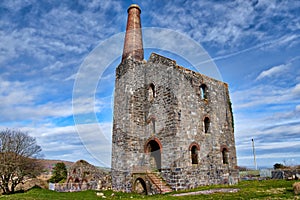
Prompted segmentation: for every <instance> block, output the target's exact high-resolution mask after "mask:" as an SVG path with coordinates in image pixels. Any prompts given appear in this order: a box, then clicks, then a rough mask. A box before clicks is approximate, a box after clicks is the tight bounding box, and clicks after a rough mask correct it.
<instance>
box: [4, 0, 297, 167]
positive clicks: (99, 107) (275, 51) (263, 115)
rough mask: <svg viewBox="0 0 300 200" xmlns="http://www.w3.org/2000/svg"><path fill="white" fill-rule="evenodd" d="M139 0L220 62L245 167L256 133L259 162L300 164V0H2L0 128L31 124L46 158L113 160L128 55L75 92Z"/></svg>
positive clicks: (156, 20)
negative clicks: (118, 75) (119, 86)
mask: <svg viewBox="0 0 300 200" xmlns="http://www.w3.org/2000/svg"><path fill="white" fill-rule="evenodd" d="M132 3H138V4H139V5H140V7H141V9H142V14H141V17H142V18H141V20H142V26H143V27H156V28H167V29H171V30H173V31H176V32H178V33H180V34H183V35H185V37H188V38H191V39H192V40H193V41H195V42H196V43H198V44H199V45H202V47H203V48H204V49H205V50H206V52H207V53H208V54H209V55H210V57H211V58H212V60H213V61H214V62H215V64H216V65H217V67H218V70H219V71H220V74H221V76H222V79H223V81H225V82H227V83H228V84H229V88H230V95H231V100H232V103H233V110H234V119H235V138H236V147H237V157H238V164H239V165H240V166H249V167H253V155H252V147H251V139H252V138H254V140H255V146H256V153H257V163H258V166H259V167H260V166H261V167H262V166H268V167H271V166H273V164H275V163H277V162H279V163H284V164H288V165H295V164H300V148H299V146H300V117H299V116H300V100H299V99H300V98H299V97H300V67H299V66H300V53H299V52H300V40H299V36H300V16H299V13H300V1H294V0H290V1H273V0H262V1H260V0H257V1H254V0H253V1H250V0H249V1H242V0H241V1H183V0H175V1H161V0H153V1H138V2H136V1H121V0H120V1H100V0H94V1H92V0H91V1H75V0H61V1H56V0H54V1H44V0H19V1H17V0H16V1H14V0H11V1H1V2H0V27H1V28H0V39H1V42H0V102H1V104H0V110H1V116H0V128H1V129H6V128H17V129H21V130H24V131H28V133H29V134H30V135H32V136H34V137H36V138H37V141H38V144H39V145H41V147H42V149H43V153H44V155H45V158H47V159H63V160H70V161H76V160H79V159H85V160H87V161H89V162H91V163H93V164H96V165H106V166H107V164H108V163H109V158H108V157H109V144H110V141H111V139H110V137H111V121H112V101H113V99H112V98H113V84H114V69H115V66H116V65H117V64H118V63H119V62H120V57H118V58H114V59H113V60H111V65H109V66H107V67H106V68H105V70H104V69H103V73H102V74H100V75H101V77H100V78H99V80H97V81H98V82H97V85H96V88H95V90H93V91H89V92H88V91H85V92H86V93H87V96H86V97H85V98H82V99H81V98H79V99H75V100H74V98H73V97H74V96H73V95H74V93H73V91H75V90H74V87H75V86H76V81H78V80H79V79H80V76H79V75H78V72H80V70H82V66H83V63H85V62H88V59H87V58H88V55H90V54H91V52H93V50H94V49H97V47H99V45H100V47H101V45H103V44H104V43H105V42H107V41H110V39H111V38H114V37H115V36H116V35H117V36H118V34H120V35H121V36H122V34H123V33H124V30H125V26H126V20H127V8H128V7H129V5H130V4H132ZM163 39H165V40H166V42H167V43H171V42H172V41H170V39H168V37H166V38H163ZM106 45H107V44H106ZM145 45H146V44H145ZM107 51H108V50H107ZM94 52H95V50H94ZM147 52H148V51H147ZM149 52H150V51H149ZM149 52H148V53H149ZM148 53H147V54H146V55H145V58H146V59H147V58H148V56H149V54H148ZM120 56H121V55H120ZM168 56H169V54H168ZM170 56H171V57H172V55H170ZM172 59H179V58H177V57H176V55H174V56H173V57H172ZM183 63H184V62H183ZM186 67H187V66H186ZM79 74H80V73H79ZM84 78H85V80H90V78H89V77H84ZM90 81H91V80H90ZM93 81H95V80H94V79H93ZM74 84H75V85H74ZM91 84H93V83H92V82H91ZM93 87H94V86H93V85H91V88H93ZM86 88H89V82H86V84H84V87H83V88H81V89H86ZM75 89H76V87H75ZM81 97H82V96H81ZM94 97H95V98H94ZM74 105H75V109H74V107H73V106H74ZM91 108H92V109H91ZM73 114H74V115H75V122H76V123H77V126H75V122H74V118H73ZM76 116H77V118H76ZM99 127H100V128H99ZM98 130H101V132H102V133H101V134H100V135H97V134H98V133H97V132H98ZM82 132H85V133H84V134H83V133H82ZM78 133H79V134H78ZM81 139H83V140H84V142H82V140H81ZM83 143H84V144H83ZM86 146H88V147H87V148H86ZM99 151H100V153H99ZM101 152H105V153H103V154H101ZM90 153H92V154H90Z"/></svg>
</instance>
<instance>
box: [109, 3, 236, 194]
mask: <svg viewBox="0 0 300 200" xmlns="http://www.w3.org/2000/svg"><path fill="white" fill-rule="evenodd" d="M140 14H141V10H140V8H139V6H138V5H136V4H133V5H131V6H130V7H129V8H128V20H127V28H126V35H125V41H124V49H123V56H122V62H121V64H120V65H119V66H118V67H117V69H116V80H115V94H114V118H113V138H112V188H113V190H115V191H126V192H131V191H136V192H141V193H145V194H155V193H165V192H170V191H172V190H181V189H189V188H195V187H197V186H201V185H211V184H226V183H233V184H234V183H237V182H238V170H237V167H236V166H237V159H236V149H235V141H234V128H233V116H232V110H231V103H230V98H229V91H228V85H227V84H226V83H224V82H221V81H218V80H215V79H212V78H210V77H207V76H205V75H203V74H200V73H197V72H194V71H192V70H189V69H186V68H183V67H180V66H178V65H177V64H176V61H174V60H171V59H169V58H166V57H163V56H161V55H158V54H155V53H152V54H151V56H150V58H149V59H148V61H145V60H144V50H143V42H142V31H141V21H140Z"/></svg>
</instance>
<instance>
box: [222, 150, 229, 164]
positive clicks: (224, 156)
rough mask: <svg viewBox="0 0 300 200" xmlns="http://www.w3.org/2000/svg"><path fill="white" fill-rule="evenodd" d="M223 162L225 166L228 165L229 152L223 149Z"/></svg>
mask: <svg viewBox="0 0 300 200" xmlns="http://www.w3.org/2000/svg"><path fill="white" fill-rule="evenodd" d="M222 160H223V164H228V150H227V149H226V148H223V149H222Z"/></svg>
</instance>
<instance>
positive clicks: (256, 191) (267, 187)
mask: <svg viewBox="0 0 300 200" xmlns="http://www.w3.org/2000/svg"><path fill="white" fill-rule="evenodd" d="M294 182H295V181H286V180H265V181H241V182H240V183H239V184H238V185H234V186H226V185H216V186H205V187H200V188H197V189H194V190H189V192H190V191H199V190H207V189H213V188H238V189H240V191H239V192H237V193H215V194H210V195H195V196H182V197H174V196H171V195H172V194H174V193H182V192H187V191H180V192H174V193H171V194H165V195H153V196H143V195H138V194H133V193H122V192H112V191H103V193H104V195H105V197H106V198H105V199H159V200H160V199H161V200H164V199H230V200H231V199H300V196H299V195H298V196H297V195H294V193H293V188H292V185H293V183H294ZM96 193H97V192H96V191H91V190H90V191H83V192H68V193H59V192H54V191H49V190H45V189H40V188H34V189H31V190H30V191H28V192H26V193H19V194H13V195H8V196H0V200H2V199H3V200H4V199H7V200H10V199H26V200H29V199H30V200H33V199H35V200H43V199H76V200H77V199H78V200H80V199H88V200H90V199H91V200H92V199H104V198H102V197H99V196H97V195H96ZM112 193H113V194H114V195H113V196H112Z"/></svg>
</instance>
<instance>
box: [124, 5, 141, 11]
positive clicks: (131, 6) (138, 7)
mask: <svg viewBox="0 0 300 200" xmlns="http://www.w3.org/2000/svg"><path fill="white" fill-rule="evenodd" d="M131 8H137V9H139V11H140V13H141V8H140V6H139V5H137V4H131V5H130V6H129V8H128V9H127V12H128V13H129V10H130V9H131Z"/></svg>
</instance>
